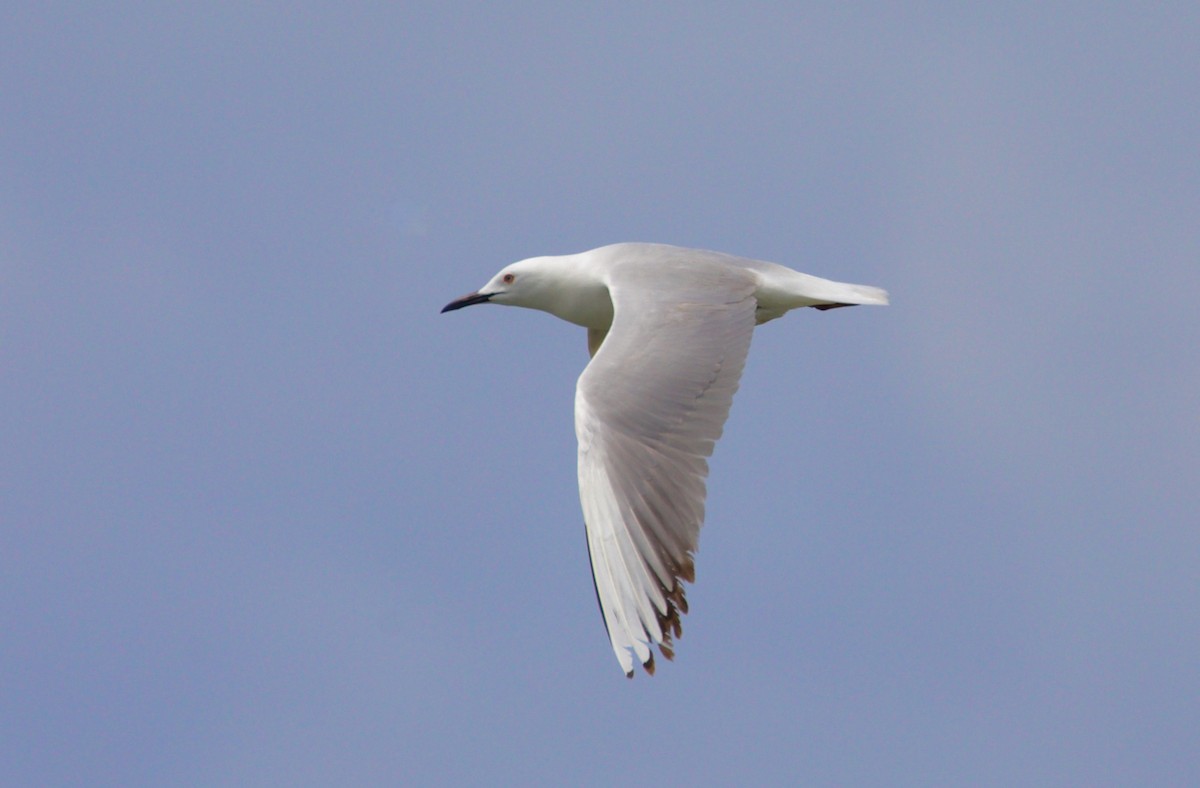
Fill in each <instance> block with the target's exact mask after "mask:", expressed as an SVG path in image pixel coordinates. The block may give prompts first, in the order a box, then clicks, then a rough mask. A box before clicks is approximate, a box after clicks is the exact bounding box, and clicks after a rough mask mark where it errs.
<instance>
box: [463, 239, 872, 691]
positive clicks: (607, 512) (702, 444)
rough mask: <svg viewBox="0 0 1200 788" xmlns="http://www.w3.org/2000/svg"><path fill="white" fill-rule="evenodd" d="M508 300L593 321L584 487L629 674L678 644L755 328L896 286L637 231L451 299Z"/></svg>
mask: <svg viewBox="0 0 1200 788" xmlns="http://www.w3.org/2000/svg"><path fill="white" fill-rule="evenodd" d="M487 301H491V302H496V303H501V304H509V305H513V306H524V307H527V308H531V309H540V310H542V311H545V312H549V313H550V314H553V315H555V316H557V317H560V318H562V319H563V320H566V321H568V322H571V323H575V324H577V325H580V326H583V327H585V328H587V329H588V349H589V351H590V352H591V354H592V357H593V358H592V360H591V362H590V363H589V364H588V366H587V368H586V369H585V370H584V372H583V374H582V375H580V378H579V383H578V386H577V388H576V396H575V431H576V435H577V437H578V439H579V493H580V502H581V504H582V507H583V515H584V522H585V524H586V526H587V528H586V530H587V541H588V552H589V554H590V556H591V562H592V576H593V579H594V580H595V584H596V596H597V597H598V599H599V602H600V609H601V612H602V614H603V616H604V623H605V626H606V627H607V629H608V634H609V638H610V640H611V641H612V645H613V650H614V652H615V653H616V655H617V659H618V661H619V662H620V663H621V667H622V668H623V669H624V670H625V673H626V675H629V676H632V675H633V666H634V662H635V660H636V661H637V662H640V663H641V664H642V665H643V666H645V668H646V670H647V671H648V672H651V673H653V671H654V657H653V654H652V653H651V651H650V647H651V645H654V644H657V645H658V646H659V649H660V650H661V651H662V653H663V654H664V655H665V656H667V657H668V658H669V657H671V656H673V654H674V651H673V638H674V637H678V636H679V634H680V620H679V617H680V614H682V613H686V612H687V602H686V600H685V597H684V589H683V585H682V581H684V580H686V581H688V582H692V581H693V580H694V577H695V571H694V566H693V562H692V554H693V553H694V552H695V550H696V548H697V545H698V541H699V533H700V526H701V525H702V524H703V521H704V497H705V478H706V477H707V475H708V463H707V461H706V458H707V457H708V456H709V455H711V454H712V449H713V445H714V444H715V442H716V440H717V439H718V438H719V437H720V435H721V431H722V428H723V426H724V424H725V419H726V417H727V416H728V414H729V407H730V404H731V403H732V400H733V394H734V392H735V391H736V390H737V386H738V379H739V378H740V377H741V372H742V367H743V365H744V364H745V360H746V354H747V351H748V350H749V347H750V337H751V334H752V333H753V330H754V326H755V325H758V324H761V323H765V322H766V321H768V320H773V319H775V318H777V317H780V316H781V315H783V314H784V313H785V312H787V311H789V310H791V309H796V308H800V307H808V306H811V307H816V308H817V309H830V308H833V307H838V306H851V305H855V304H886V303H887V302H888V301H887V293H886V292H884V291H883V290H880V289H879V288H875V287H868V286H865V285H852V284H843V283H840V282H833V281H830V280H828V279H821V278H819V277H815V276H809V275H808V274H802V273H800V272H798V271H793V270H792V269H790V268H787V267H785V266H781V265H776V264H775V263H766V262H761V261H757V260H748V259H745V258H740V257H734V256H731V255H727V254H722V253H719V252H708V251H700V250H694V249H683V248H680V247H675V246H666V245H662V244H645V243H622V244H613V245H611V246H604V247H600V248H598V249H593V250H591V251H588V252H582V253H580V254H574V255H563V256H558V257H533V258H529V259H527V260H522V261H520V262H517V263H513V264H512V265H510V266H508V267H507V268H505V269H503V270H502V271H501V272H500V273H498V274H497V275H496V276H495V277H493V278H492V280H491V281H490V282H489V283H488V284H487V285H485V286H484V287H483V288H481V289H480V290H479V291H477V292H475V293H471V294H470V295H467V296H464V297H463V298H460V299H458V300H457V301H453V302H451V303H450V304H447V305H446V307H445V308H444V309H443V310H442V311H443V312H446V311H450V310H453V309H459V308H461V307H464V306H469V305H471V304H477V303H483V302H487Z"/></svg>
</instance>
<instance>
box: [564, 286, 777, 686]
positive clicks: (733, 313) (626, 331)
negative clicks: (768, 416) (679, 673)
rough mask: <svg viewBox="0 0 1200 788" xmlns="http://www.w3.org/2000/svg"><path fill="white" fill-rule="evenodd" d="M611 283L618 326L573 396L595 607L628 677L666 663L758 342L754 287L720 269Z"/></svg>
mask: <svg viewBox="0 0 1200 788" xmlns="http://www.w3.org/2000/svg"><path fill="white" fill-rule="evenodd" d="M665 273H666V272H665V271H663V270H662V268H661V267H656V268H654V269H650V270H646V269H636V268H625V269H622V268H617V269H615V270H613V271H612V272H611V273H610V277H609V278H610V281H609V292H610V295H611V297H612V301H613V308H614V319H613V325H612V328H611V329H610V331H609V333H608V336H607V337H606V338H605V339H604V343H603V345H601V346H600V348H599V350H598V351H597V352H596V354H595V356H594V357H593V358H592V361H591V363H589V364H588V366H587V369H585V370H584V372H583V374H582V375H581V376H580V378H579V384H578V387H577V389H576V395H575V431H576V434H577V436H578V438H579V497H580V501H581V503H582V505H583V515H584V521H585V523H586V525H587V543H588V553H589V555H590V558H591V563H592V576H593V579H594V580H595V583H596V596H597V598H598V600H599V602H600V609H601V613H602V614H603V616H604V623H605V626H606V627H607V629H608V635H609V638H610V640H611V641H612V646H613V651H614V652H615V653H616V655H617V659H618V660H619V661H620V663H621V667H622V668H623V669H624V671H625V674H626V675H628V676H632V675H633V667H634V660H635V659H636V660H637V661H638V662H640V663H641V664H642V665H643V666H645V668H646V670H647V671H648V672H651V673H653V672H654V656H653V654H652V653H651V651H650V647H651V646H652V645H654V644H658V646H659V648H660V650H661V651H662V653H663V655H664V656H665V657H667V658H668V659H669V658H671V657H672V656H673V647H672V638H673V637H678V636H679V635H680V631H681V629H680V621H679V617H680V615H681V614H682V613H686V612H687V601H686V599H685V597H684V589H683V584H682V581H684V580H687V581H688V582H692V581H693V580H694V579H695V570H694V565H693V561H692V554H693V552H694V551H695V550H696V547H697V544H698V539H699V534H700V526H701V524H702V523H703V522H704V496H705V477H706V476H707V475H708V463H707V461H706V459H705V458H706V457H708V456H709V455H711V454H712V450H713V445H714V444H715V442H716V440H717V438H719V437H720V436H721V430H722V429H723V427H724V424H725V419H726V417H727V416H728V415H729V406H730V404H731V402H732V400H733V394H734V391H736V390H737V386H738V379H739V378H740V377H741V374H742V367H743V366H744V365H745V361H746V353H747V351H748V350H749V347H750V337H751V334H752V333H753V330H754V313H755V301H754V295H753V294H754V287H755V279H754V275H753V274H751V273H749V272H746V271H744V270H742V269H737V268H731V267H728V266H724V265H712V266H700V267H696V266H688V267H686V268H685V269H681V270H680V272H679V276H677V277H667V276H664V274H665Z"/></svg>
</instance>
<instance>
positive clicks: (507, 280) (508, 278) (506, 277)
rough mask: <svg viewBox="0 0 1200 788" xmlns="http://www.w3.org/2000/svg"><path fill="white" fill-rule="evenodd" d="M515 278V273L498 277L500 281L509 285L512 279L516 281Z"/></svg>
mask: <svg viewBox="0 0 1200 788" xmlns="http://www.w3.org/2000/svg"><path fill="white" fill-rule="evenodd" d="M516 278H517V275H516V274H505V275H504V276H502V277H500V281H501V282H503V283H504V284H506V285H511V284H512V283H513V282H514V281H516Z"/></svg>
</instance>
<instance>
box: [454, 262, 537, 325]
mask: <svg viewBox="0 0 1200 788" xmlns="http://www.w3.org/2000/svg"><path fill="white" fill-rule="evenodd" d="M539 262H540V261H539V260H536V259H533V260H522V261H521V262H519V263H513V264H512V265H509V266H506V267H505V268H504V269H503V270H501V271H500V273H498V274H496V275H495V276H493V277H492V279H491V281H489V282H488V283H487V284H486V285H484V286H483V287H481V288H479V289H478V290H476V291H475V292H474V293H467V294H466V295H465V296H463V297H462V298H458V299H455V300H454V301H451V302H450V303H448V304H446V305H445V306H444V307H442V311H443V312H452V311H454V310H455V309H462V308H463V307H464V306H471V305H472V304H483V303H495V304H508V305H510V306H524V307H529V308H530V309H546V308H547V303H546V301H547V298H548V284H549V280H551V279H552V278H553V277H551V276H548V275H547V274H546V272H545V268H546V266H544V265H539Z"/></svg>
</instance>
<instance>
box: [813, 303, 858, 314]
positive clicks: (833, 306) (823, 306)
mask: <svg viewBox="0 0 1200 788" xmlns="http://www.w3.org/2000/svg"><path fill="white" fill-rule="evenodd" d="M841 306H858V304H813V309H820V310H821V311H822V312H824V311H825V310H826V309H837V308H838V307H841Z"/></svg>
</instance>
